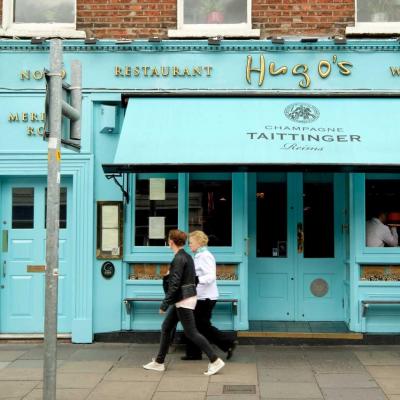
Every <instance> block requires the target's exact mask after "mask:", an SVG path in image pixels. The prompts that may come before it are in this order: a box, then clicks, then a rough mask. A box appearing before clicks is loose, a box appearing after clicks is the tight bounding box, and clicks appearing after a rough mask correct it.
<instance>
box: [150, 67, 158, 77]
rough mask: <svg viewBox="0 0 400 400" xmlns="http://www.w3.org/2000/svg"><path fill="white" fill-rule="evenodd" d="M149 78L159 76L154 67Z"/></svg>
mask: <svg viewBox="0 0 400 400" xmlns="http://www.w3.org/2000/svg"><path fill="white" fill-rule="evenodd" d="M151 76H160V74H159V73H158V69H157V68H156V67H154V68H153V69H152V70H151Z"/></svg>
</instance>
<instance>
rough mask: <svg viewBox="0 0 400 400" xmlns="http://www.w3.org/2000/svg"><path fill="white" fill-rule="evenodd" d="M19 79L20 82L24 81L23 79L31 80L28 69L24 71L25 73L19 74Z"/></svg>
mask: <svg viewBox="0 0 400 400" xmlns="http://www.w3.org/2000/svg"><path fill="white" fill-rule="evenodd" d="M19 77H20V79H21V80H25V79H28V80H29V79H31V71H29V69H27V70H25V71H21V73H20V76H19Z"/></svg>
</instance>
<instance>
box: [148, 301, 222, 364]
mask: <svg viewBox="0 0 400 400" xmlns="http://www.w3.org/2000/svg"><path fill="white" fill-rule="evenodd" d="M179 321H180V322H181V324H182V327H183V331H184V332H185V336H186V337H188V338H190V340H191V341H192V342H193V343H195V345H196V346H197V347H198V348H199V349H201V350H200V351H204V353H206V354H207V357H208V358H209V360H210V362H214V361H215V360H216V359H217V358H218V356H217V355H216V354H215V352H214V350H213V348H212V347H211V345H210V343H208V341H207V339H206V338H205V337H204V336H203V335H201V334H200V333H199V331H198V330H197V328H196V323H195V319H194V313H193V310H189V309H187V308H181V307H179V308H176V307H175V306H172V307H169V309H168V311H167V314H166V316H165V319H164V322H163V324H162V326H161V340H160V349H159V352H158V355H157V358H156V361H157V362H158V363H161V364H162V363H163V362H164V360H165V357H166V355H167V353H168V349H169V346H170V344H171V341H172V336H173V335H172V333H173V332H174V330H175V329H176V325H177V324H178V322H179Z"/></svg>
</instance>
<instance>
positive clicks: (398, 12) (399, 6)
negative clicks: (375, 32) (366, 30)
mask: <svg viewBox="0 0 400 400" xmlns="http://www.w3.org/2000/svg"><path fill="white" fill-rule="evenodd" d="M398 21H400V3H399V2H398V1H397V0H357V22H398Z"/></svg>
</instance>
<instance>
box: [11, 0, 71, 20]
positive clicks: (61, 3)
mask: <svg viewBox="0 0 400 400" xmlns="http://www.w3.org/2000/svg"><path fill="white" fill-rule="evenodd" d="M14 1H15V13H14V22H20V23H29V22H35V23H43V22H75V16H74V14H75V0H40V1H37V0H14Z"/></svg>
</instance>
